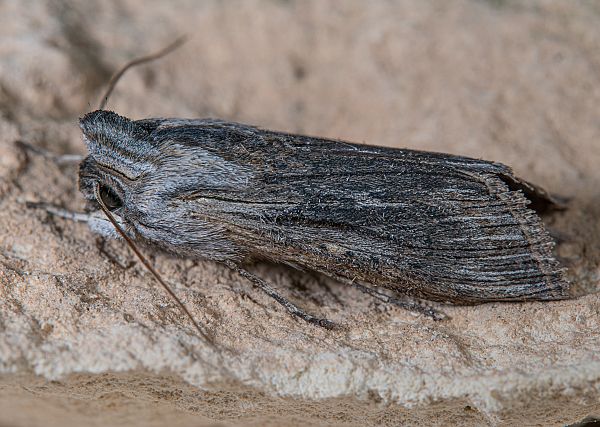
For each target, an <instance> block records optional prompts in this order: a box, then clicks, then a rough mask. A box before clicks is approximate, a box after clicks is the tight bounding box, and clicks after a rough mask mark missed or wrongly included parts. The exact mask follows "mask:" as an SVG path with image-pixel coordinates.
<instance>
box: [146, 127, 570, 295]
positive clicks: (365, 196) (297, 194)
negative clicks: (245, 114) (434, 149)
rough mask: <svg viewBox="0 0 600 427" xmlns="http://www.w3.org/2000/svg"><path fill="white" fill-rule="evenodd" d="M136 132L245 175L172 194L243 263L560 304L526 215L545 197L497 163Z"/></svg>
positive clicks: (288, 140)
mask: <svg viewBox="0 0 600 427" xmlns="http://www.w3.org/2000/svg"><path fill="white" fill-rule="evenodd" d="M136 124H138V125H140V126H142V127H144V128H145V129H146V130H147V131H148V132H149V133H150V135H151V138H152V139H153V141H154V143H157V144H194V145H198V146H201V147H202V148H203V149H205V150H207V151H208V152H210V153H211V154H212V155H214V156H216V158H220V159H223V160H225V161H227V162H232V163H234V164H238V165H240V166H242V167H243V168H244V170H248V171H251V177H250V178H249V179H248V180H247V181H246V182H245V183H243V184H241V183H238V184H236V186H234V187H233V188H223V186H213V185H206V183H198V184H197V185H196V186H194V188H189V189H186V191H185V192H184V195H183V196H181V195H180V196H179V197H182V198H183V199H185V200H186V201H187V202H189V203H192V204H194V212H197V214H198V216H199V217H202V218H204V219H211V218H213V217H214V220H215V221H221V222H222V223H223V226H224V227H225V229H226V230H227V232H228V233H230V234H231V235H232V236H235V238H236V239H238V240H240V239H241V240H243V241H244V242H246V245H247V252H248V255H249V256H254V257H262V258H266V259H274V260H277V261H283V262H286V263H289V264H291V265H296V266H298V267H302V268H308V269H312V270H316V271H319V272H322V273H325V274H327V275H330V276H332V277H337V278H344V279H349V280H356V281H358V282H360V283H363V284H367V285H370V286H383V287H386V288H390V289H394V290H397V291H400V292H406V293H409V294H412V295H415V296H419V297H425V298H428V299H434V300H442V301H450V302H456V303H475V302H484V301H503V300H528V299H542V300H544V299H561V298H565V297H566V296H567V295H566V283H565V281H564V278H563V271H562V269H561V268H560V267H559V265H558V263H557V261H556V260H555V259H554V257H553V255H552V247H553V242H552V240H551V239H550V237H549V235H548V233H547V232H546V231H545V229H544V227H543V225H542V223H541V221H540V218H539V217H538V215H537V214H536V212H535V211H534V210H532V209H531V207H533V208H535V209H538V210H543V209H544V208H545V207H547V206H549V205H551V204H552V201H551V199H550V198H549V196H548V195H547V194H546V193H545V192H543V191H542V190H540V189H537V188H536V187H534V186H532V185H531V184H528V183H527V182H524V181H522V180H520V179H519V178H517V177H515V176H514V174H513V172H512V171H511V169H510V168H508V167H506V166H504V165H502V164H498V163H492V162H487V161H482V160H475V159H469V158H464V157H458V156H451V155H447V154H437V153H428V152H420V151H412V150H401V149H390V148H380V147H373V146H366V145H359V144H351V143H346V142H340V141H331V140H324V139H317V138H311V137H306V136H299V135H289V134H284V133H278V132H271V131H265V130H261V129H257V128H253V127H250V126H246V125H240V124H235V123H229V122H220V121H211V120H160V119H157V120H144V121H138V122H136ZM528 205H529V207H528Z"/></svg>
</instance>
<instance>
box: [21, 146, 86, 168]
mask: <svg viewBox="0 0 600 427" xmlns="http://www.w3.org/2000/svg"><path fill="white" fill-rule="evenodd" d="M16 144H17V146H19V147H20V148H21V150H23V151H25V152H31V153H35V154H37V155H39V156H42V157H44V158H46V159H49V160H52V161H53V162H55V163H57V164H59V165H62V164H67V163H79V162H81V161H82V160H83V159H84V158H85V156H82V155H80V154H62V155H59V154H54V153H52V152H51V151H48V150H45V149H43V148H41V147H37V146H35V145H33V144H30V143H29V142H25V141H16Z"/></svg>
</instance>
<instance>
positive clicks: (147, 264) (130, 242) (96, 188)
mask: <svg viewBox="0 0 600 427" xmlns="http://www.w3.org/2000/svg"><path fill="white" fill-rule="evenodd" d="M94 196H95V197H96V201H97V202H98V204H99V205H100V209H102V212H104V215H106V217H107V218H108V220H109V221H110V222H111V223H112V225H113V226H114V227H115V229H116V230H117V231H118V232H119V234H120V235H121V237H123V239H125V241H126V242H127V244H128V245H129V247H130V248H131V250H132V251H133V253H134V254H135V255H136V256H137V257H138V259H139V260H140V261H141V262H142V264H144V266H145V267H146V268H147V269H148V271H150V273H152V275H153V276H154V278H155V279H156V280H157V281H158V283H160V284H161V285H162V287H163V288H164V289H165V290H166V291H167V293H168V294H169V295H170V296H171V298H173V300H174V301H175V302H176V303H177V304H178V305H179V308H181V311H183V312H184V313H185V314H186V315H187V317H189V318H190V320H191V321H192V323H193V324H194V326H195V327H196V329H197V330H198V332H199V333H200V335H201V336H202V337H203V338H204V339H205V340H206V341H207V342H208V343H209V344H211V345H214V343H213V341H212V340H211V339H210V338H209V337H208V335H206V332H204V330H202V328H201V327H200V325H199V324H198V323H197V322H196V320H195V319H194V317H193V316H192V314H191V313H190V312H189V310H188V309H187V308H186V306H185V305H184V304H183V302H181V300H180V299H179V298H178V297H177V295H175V292H173V291H172V290H171V288H170V287H169V285H167V283H166V282H165V281H164V280H163V279H162V277H160V274H158V271H156V270H155V269H154V267H152V264H150V262H149V261H148V260H147V259H146V257H145V256H144V255H142V253H141V252H140V251H139V249H138V248H137V246H136V245H135V243H133V240H131V238H130V237H129V236H128V235H127V234H126V233H125V231H124V230H123V229H122V228H121V226H120V225H119V223H118V222H117V220H116V219H115V217H114V216H113V215H112V213H110V211H109V210H108V208H107V207H106V205H105V204H104V200H102V196H101V195H100V184H98V183H97V182H96V183H95V185H94Z"/></svg>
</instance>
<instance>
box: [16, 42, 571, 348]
mask: <svg viewBox="0 0 600 427" xmlns="http://www.w3.org/2000/svg"><path fill="white" fill-rule="evenodd" d="M183 42H184V38H179V39H177V40H176V41H175V42H174V43H172V44H171V45H169V46H168V47H166V48H165V49H163V50H161V51H159V52H157V53H155V54H152V55H148V56H145V57H141V58H138V59H135V60H133V61H131V62H130V63H128V64H127V65H125V66H124V67H123V68H122V69H121V70H120V71H118V72H117V73H116V74H115V75H114V76H113V78H111V80H110V82H109V84H108V89H107V91H106V93H105V96H104V97H103V101H101V103H100V106H99V109H98V110H96V111H93V112H91V113H88V114H86V115H85V116H84V117H83V118H81V119H80V122H79V124H80V127H81V130H82V133H83V140H84V142H85V144H86V146H87V148H88V156H87V157H85V159H83V161H82V162H81V164H80V167H79V187H80V190H81V192H82V193H83V195H84V197H85V198H86V199H87V200H88V202H89V203H88V207H89V209H88V211H89V212H88V213H73V212H68V211H65V210H64V209H61V208H59V207H56V206H52V205H48V204H46V203H29V205H30V206H33V207H42V208H44V209H45V210H47V211H48V212H50V213H53V214H55V215H59V216H63V217H66V218H70V219H73V220H78V221H85V222H87V223H88V225H89V226H90V228H91V229H92V230H93V231H95V232H98V233H100V234H102V235H104V236H108V237H119V236H120V237H122V238H124V239H125V240H126V242H127V243H128V244H129V246H130V247H131V249H132V250H133V251H134V252H135V254H136V256H137V257H138V258H139V259H140V260H141V261H142V263H143V264H144V265H145V266H146V268H148V270H149V271H150V272H151V273H152V274H153V275H154V276H155V278H156V279H157V280H158V281H159V283H160V284H161V285H162V286H163V287H164V288H165V290H166V291H167V292H168V293H169V294H170V295H171V297H172V298H173V299H174V300H175V301H176V302H177V304H178V305H179V306H180V308H181V309H182V311H183V312H184V313H185V314H186V315H187V316H188V317H189V318H190V320H191V321H192V322H193V323H194V325H195V326H196V328H197V329H198V331H199V332H200V333H201V334H202V335H203V336H204V337H206V338H208V337H207V336H206V334H205V333H204V331H203V329H202V328H201V327H200V326H199V325H198V323H196V321H195V320H194V318H193V316H192V315H191V314H190V312H189V311H188V310H187V308H186V307H185V305H184V304H183V303H182V302H181V301H180V300H179V299H178V298H177V296H176V295H175V293H174V292H173V291H172V290H171V288H170V287H169V286H168V285H167V284H166V283H165V282H164V280H162V278H161V277H160V275H159V274H158V272H157V271H156V270H155V269H154V268H153V267H152V265H151V264H150V263H149V262H148V261H147V259H146V258H145V257H144V256H143V255H142V254H141V252H140V251H139V249H138V248H137V244H138V243H139V244H142V245H143V246H146V247H150V248H155V249H159V250H162V251H165V252H168V253H170V254H173V255H176V256H180V257H186V258H196V259H208V260H213V261H216V262H220V263H222V264H224V265H226V266H228V267H229V268H231V269H233V270H235V271H237V272H238V273H239V274H240V275H242V276H243V277H245V278H247V279H248V280H250V281H251V282H253V283H254V284H255V285H257V286H258V287H259V288H260V289H262V290H263V291H264V292H265V293H266V294H267V295H269V296H271V297H272V298H274V299H275V300H276V301H277V302H279V303H280V304H282V305H283V306H284V307H285V308H286V309H287V310H288V311H289V312H290V313H291V314H293V315H295V316H298V317H300V318H302V319H304V320H306V321H307V322H310V323H313V324H317V325H320V326H323V327H326V328H330V327H332V326H333V323H332V322H330V321H329V320H327V319H324V318H319V317H317V316H314V315H311V314H308V313H306V312H305V311H304V310H302V309H301V308H300V307H297V306H296V305H294V304H293V303H292V302H290V301H288V300H287V299H286V298H285V297H283V296H282V295H280V294H279V293H278V292H277V291H276V290H275V289H274V288H273V287H271V286H270V285H269V284H268V283H267V282H265V281H264V280H262V279H261V278H260V277H257V276H256V275H254V274H252V273H250V272H249V271H247V270H246V269H245V268H244V266H245V265H246V264H248V263H251V262H254V261H258V260H266V261H271V262H275V263H280V264H287V265H289V266H292V267H295V268H299V269H303V270H311V271H315V272H319V273H322V274H324V275H326V276H329V277H331V278H333V279H336V280H338V281H340V282H343V283H346V284H349V285H351V286H354V287H356V288H358V289H360V290H361V291H363V292H365V293H367V294H369V295H372V296H373V297H375V298H377V299H379V300H382V301H384V302H388V303H393V304H396V305H398V306H401V307H403V308H406V309H409V310H414V311H417V312H420V313H423V314H425V315H427V316H430V317H432V318H434V319H442V318H444V315H443V314H442V313H440V312H438V311H437V310H435V309H434V308H433V307H431V306H430V305H428V304H427V303H425V302H424V301H423V300H429V301H440V302H444V303H451V304H480V303H486V302H493V301H551V300H560V299H565V298H569V297H570V295H569V283H568V281H567V280H566V278H565V269H564V268H562V267H561V266H560V264H559V262H558V261H557V259H556V258H555V257H554V255H553V247H554V241H553V240H552V238H551V237H550V235H549V234H548V232H547V231H546V230H545V228H544V225H543V223H542V221H541V218H540V216H539V215H541V214H543V213H545V212H548V211H551V210H553V209H556V208H559V207H560V204H559V203H557V202H556V200H554V198H553V197H551V196H550V195H549V194H548V193H547V192H546V191H544V190H543V189H541V188H540V187H537V186H535V185H533V184H531V183H529V182H527V181H525V180H522V179H520V178H519V177H517V176H515V174H514V173H513V171H512V170H511V169H510V168H509V167H507V166H505V165H503V164H500V163H495V162H489V161H485V160H477V159H472V158H468V157H461V156H455V155H451V154H443V153H432V152H425V151H416V150H408V149H394V148H384V147H376V146H370V145H363V144H354V143H350V142H344V141H337V140H328V139H323V138H314V137H310V136H305V135H293V134H289V133H284V132H275V131H269V130H264V129H260V128H258V127H254V126H249V125H245V124H240V123H234V122H228V121H223V120H214V119H180V118H170V119H169V118H166V119H165V118H153V119H143V120H130V119H128V118H126V117H123V116H120V115H118V114H116V113H114V112H111V111H107V110H105V109H104V106H105V105H106V102H107V100H108V96H109V95H110V93H111V92H112V90H113V89H114V87H115V85H116V83H117V81H118V80H119V79H120V78H121V77H122V75H123V74H124V73H125V71H126V70H128V69H129V68H130V67H132V66H135V65H140V64H142V63H144V62H148V61H152V60H155V59H157V58H160V57H162V56H164V55H166V54H167V53H170V52H171V51H173V50H175V49H176V48H178V47H179V46H180V45H181V44H182V43H183ZM21 144H22V146H23V147H24V148H27V149H29V150H32V151H34V152H37V153H41V151H40V149H39V148H36V147H34V146H31V145H30V144H27V143H21ZM42 154H44V155H45V156H47V157H50V158H52V159H54V160H55V161H58V162H62V161H63V160H64V161H68V162H70V161H73V159H74V157H73V156H69V155H67V156H56V155H52V154H48V153H43V152H42ZM75 157H76V156H75ZM386 291H394V292H395V293H396V296H390V295H389V294H388V293H387V292H386ZM209 341H210V339H209Z"/></svg>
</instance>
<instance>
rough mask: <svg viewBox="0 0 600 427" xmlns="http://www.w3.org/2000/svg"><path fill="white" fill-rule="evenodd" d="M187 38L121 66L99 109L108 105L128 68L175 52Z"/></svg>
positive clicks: (109, 82)
mask: <svg viewBox="0 0 600 427" xmlns="http://www.w3.org/2000/svg"><path fill="white" fill-rule="evenodd" d="M186 40H187V37H186V36H181V37H179V38H177V39H176V40H175V41H174V42H173V43H171V44H170V45H168V46H167V47H165V48H163V49H162V50H159V51H158V52H156V53H152V54H150V55H146V56H142V57H139V58H136V59H134V60H132V61H130V62H128V63H127V64H125V66H124V67H123V68H121V69H120V70H119V71H117V72H116V73H115V74H114V75H113V76H112V77H111V78H110V80H109V81H108V88H107V89H106V92H104V96H102V98H101V100H100V104H99V105H98V109H99V110H103V109H104V107H105V106H106V103H107V102H108V97H109V96H110V94H111V93H112V91H113V89H114V88H115V86H116V84H117V82H118V81H119V80H120V79H121V77H123V74H125V72H126V71H127V70H129V69H130V68H131V67H135V66H136V65H140V64H143V63H145V62H150V61H154V60H155V59H159V58H161V57H163V56H165V55H167V54H169V53H171V52H173V51H174V50H175V49H177V48H178V47H180V46H181V45H182V44H184V43H185V42H186Z"/></svg>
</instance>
